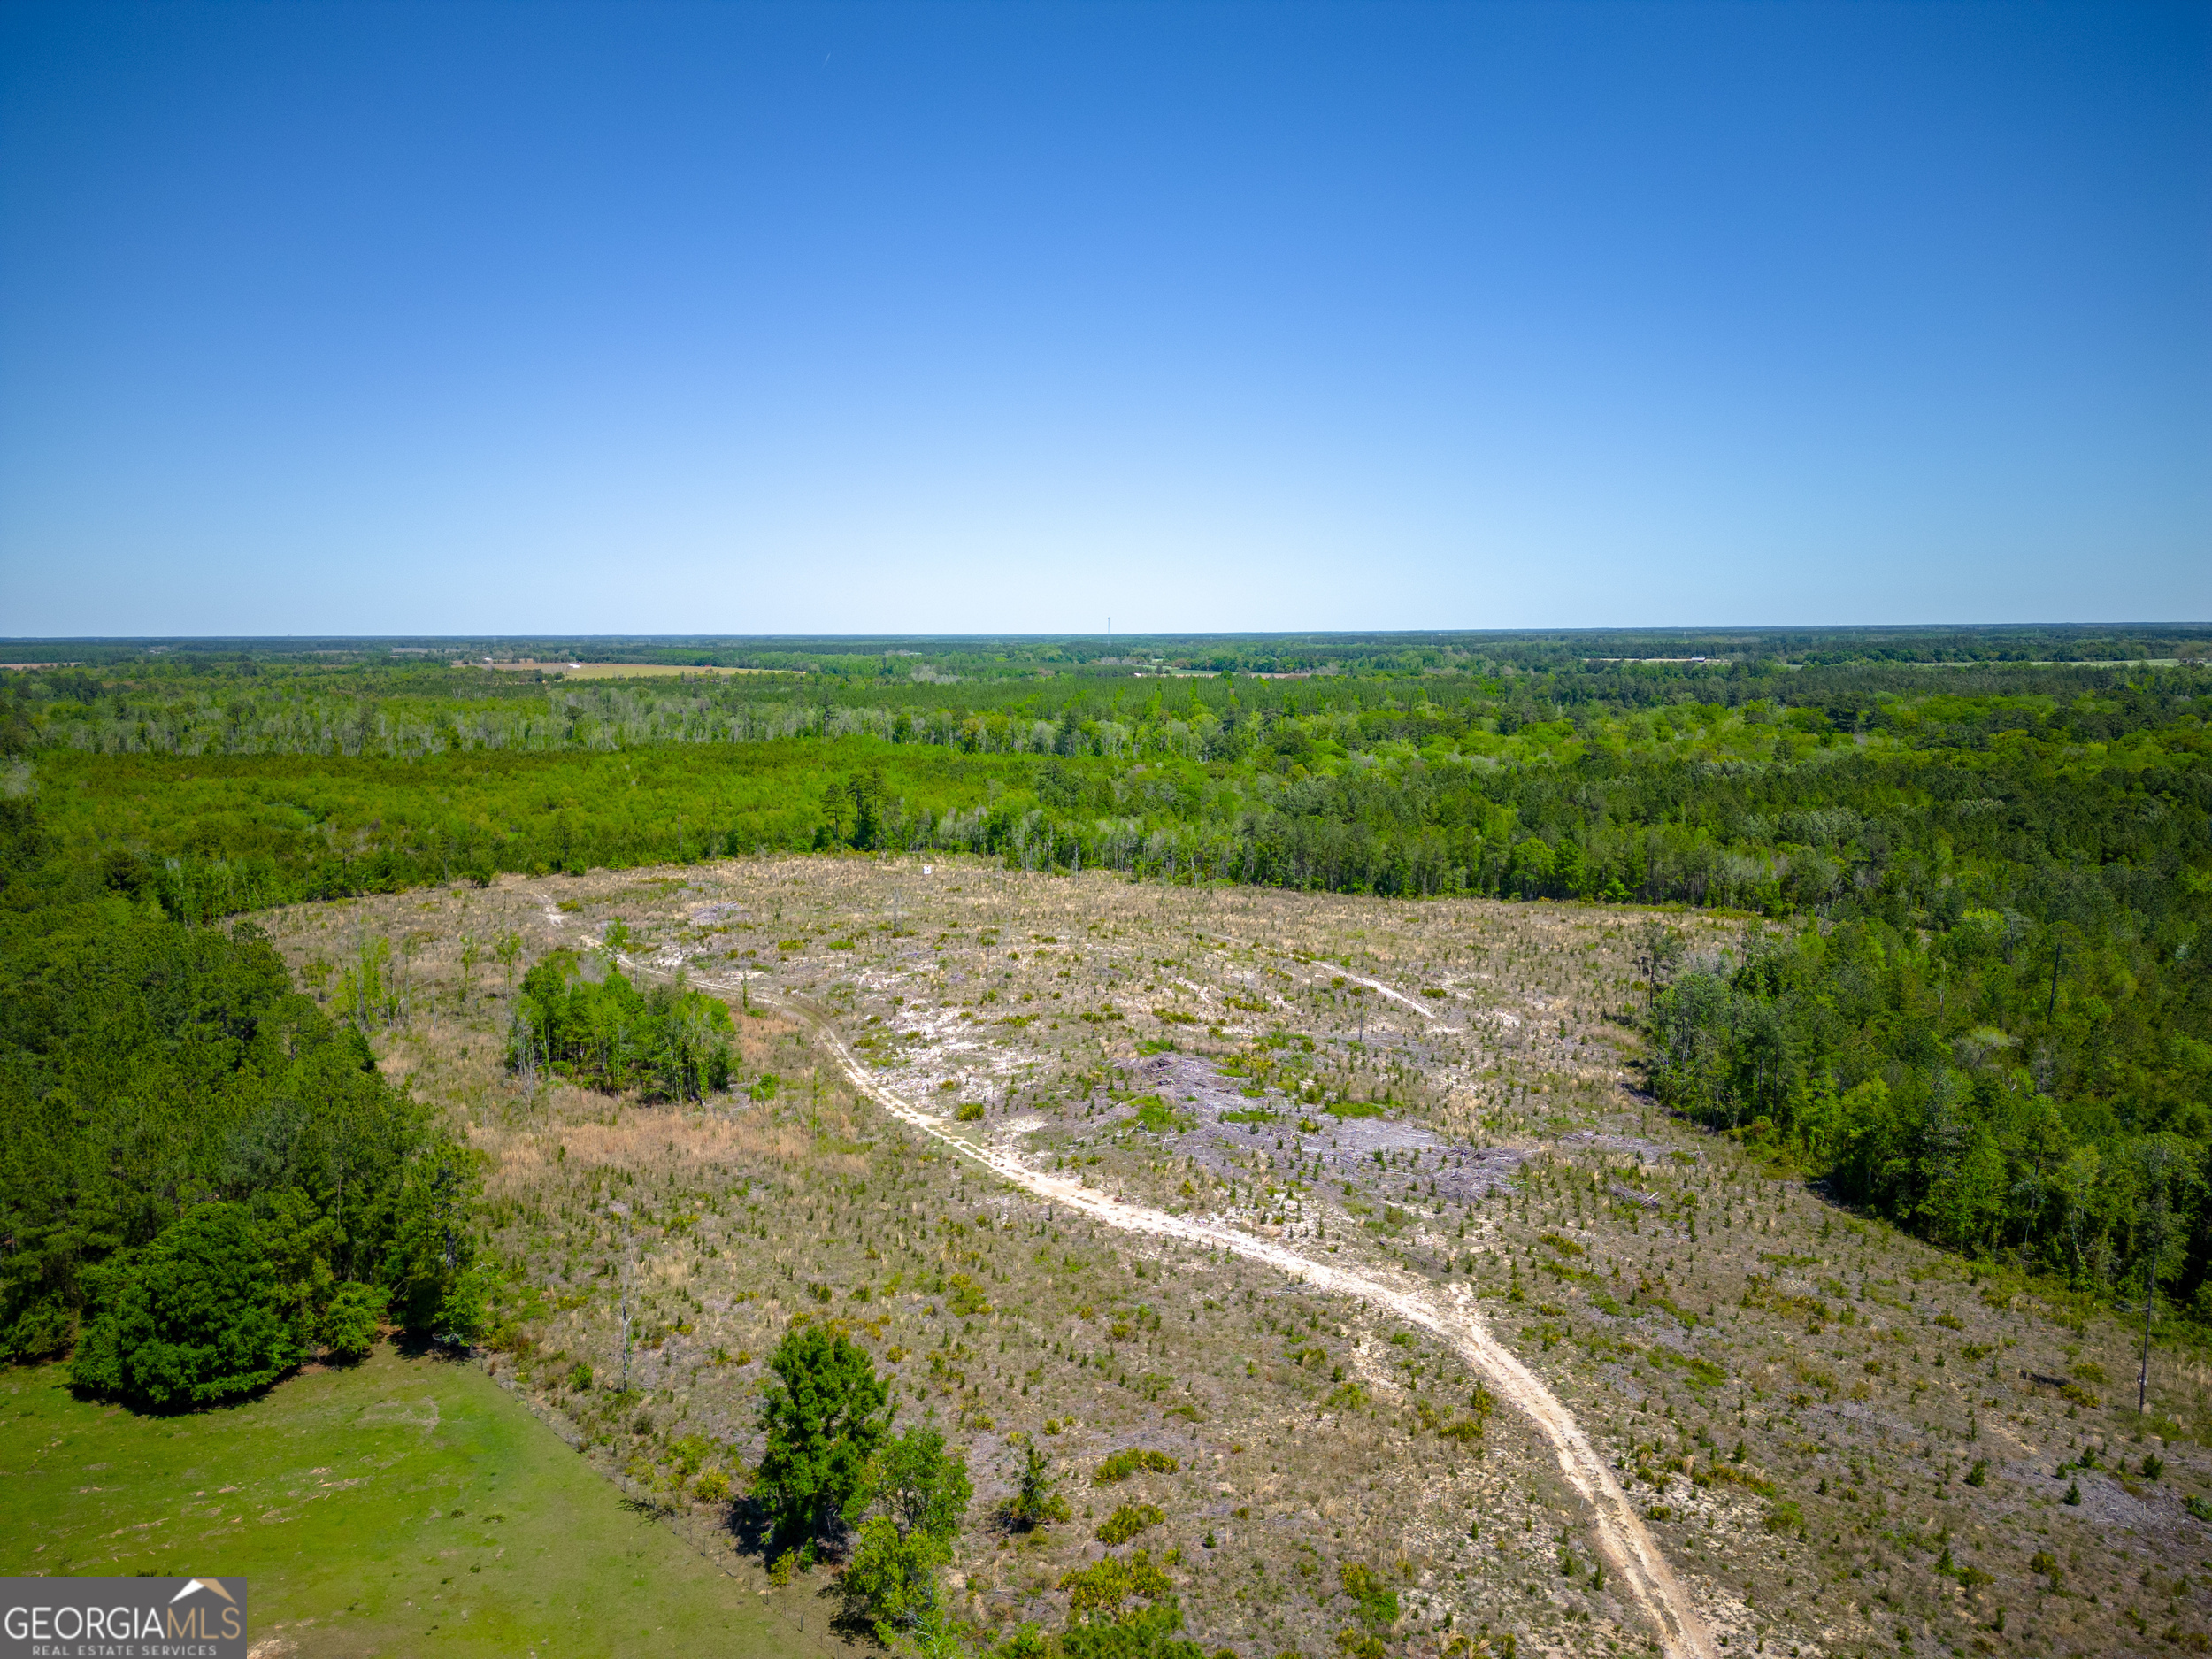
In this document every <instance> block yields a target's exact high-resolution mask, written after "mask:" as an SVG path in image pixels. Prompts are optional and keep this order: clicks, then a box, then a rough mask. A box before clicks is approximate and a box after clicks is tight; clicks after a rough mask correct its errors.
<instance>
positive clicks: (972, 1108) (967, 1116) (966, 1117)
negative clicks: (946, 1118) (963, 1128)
mask: <svg viewBox="0 0 2212 1659" xmlns="http://www.w3.org/2000/svg"><path fill="white" fill-rule="evenodd" d="M952 1115H953V1118H954V1120H955V1121H956V1122H958V1123H964V1124H979V1123H981V1122H982V1121H983V1102H981V1101H979V1100H964V1101H962V1102H960V1104H959V1105H957V1106H956V1107H954V1108H953V1110H952Z"/></svg>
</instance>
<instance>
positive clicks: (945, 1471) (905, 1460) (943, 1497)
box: [876, 1428, 975, 1538]
mask: <svg viewBox="0 0 2212 1659" xmlns="http://www.w3.org/2000/svg"><path fill="white" fill-rule="evenodd" d="M974 1492H975V1488H974V1486H972V1484H971V1483H970V1481H969V1479H968V1465H967V1463H966V1461H965V1460H964V1459H963V1458H962V1457H961V1456H960V1455H959V1454H958V1453H957V1452H953V1451H949V1450H948V1449H947V1448H946V1446H945V1437H944V1436H943V1435H941V1434H940V1433H939V1432H937V1431H936V1430H935V1429H920V1428H917V1429H909V1430H908V1431H907V1432H905V1433H904V1434H902V1435H900V1436H898V1437H897V1438H896V1439H895V1440H890V1441H889V1442H887V1444H886V1445H885V1446H884V1448H883V1451H882V1454H881V1456H880V1458H879V1466H878V1474H877V1483H876V1495H877V1497H878V1499H879V1502H881V1503H882V1505H883V1507H884V1509H885V1510H886V1511H887V1513H888V1514H889V1515H890V1517H891V1518H892V1519H893V1520H894V1521H895V1522H896V1523H897V1524H898V1529H899V1532H901V1533H902V1535H910V1534H912V1533H915V1532H927V1533H929V1534H931V1535H932V1536H933V1537H937V1538H950V1537H952V1536H953V1535H954V1534H955V1533H956V1532H959V1530H960V1524H961V1522H962V1521H963V1520H964V1519H965V1518H966V1517H967V1513H968V1500H969V1499H970V1498H971V1497H972V1496H973V1495H974Z"/></svg>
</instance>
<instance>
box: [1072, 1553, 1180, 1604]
mask: <svg viewBox="0 0 2212 1659" xmlns="http://www.w3.org/2000/svg"><path fill="white" fill-rule="evenodd" d="M1060 1587H1061V1588H1062V1589H1063V1590H1065V1591H1066V1592H1067V1593H1068V1611H1069V1612H1071V1613H1090V1612H1097V1611H1102V1610H1103V1609H1109V1608H1114V1607H1118V1606H1119V1605H1120V1604H1121V1603H1122V1602H1124V1601H1127V1600H1128V1599H1129V1598H1130V1597H1131V1596H1133V1595H1139V1596H1144V1597H1146V1598H1148V1599H1150V1600H1157V1599H1159V1598H1162V1597H1164V1596H1165V1595H1166V1594H1168V1591H1169V1588H1170V1586H1169V1584H1168V1581H1167V1575H1166V1574H1165V1573H1164V1572H1162V1571H1160V1570H1159V1569H1158V1568H1157V1567H1156V1566H1154V1565H1153V1564H1152V1558H1151V1556H1150V1555H1148V1553H1147V1552H1146V1551H1144V1550H1138V1551H1137V1552H1136V1553H1135V1554H1134V1555H1129V1556H1126V1557H1124V1556H1120V1555H1109V1556H1107V1557H1106V1558H1105V1559H1104V1560H1103V1561H1100V1562H1095V1563H1093V1564H1092V1565H1090V1566H1088V1567H1080V1568H1078V1569H1076V1570H1075V1571H1072V1572H1070V1573H1067V1574H1065V1575H1064V1576H1063V1577H1062V1578H1061V1580H1060Z"/></svg>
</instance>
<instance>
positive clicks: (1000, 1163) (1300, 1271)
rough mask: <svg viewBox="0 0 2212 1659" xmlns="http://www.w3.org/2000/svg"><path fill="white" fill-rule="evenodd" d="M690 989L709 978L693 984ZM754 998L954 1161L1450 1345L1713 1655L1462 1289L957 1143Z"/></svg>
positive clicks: (1539, 1387) (1623, 1585)
mask: <svg viewBox="0 0 2212 1659" xmlns="http://www.w3.org/2000/svg"><path fill="white" fill-rule="evenodd" d="M639 965H642V964H639ZM646 971H648V972H651V971H652V970H650V969H648V970H646ZM693 983H694V984H705V985H712V984H713V983H714V982H713V981H710V980H707V981H702V980H697V979H695V980H694V981H693ZM715 988H718V989H719V988H722V987H719V986H716V987H715ZM730 988H734V987H730ZM752 995H753V1000H754V1002H757V1003H758V1004H760V1005H762V1006H764V1007H771V1008H773V1009H774V1010H776V1011H778V1012H779V1013H782V1014H786V1015H788V1016H789V1017H790V1018H794V1019H797V1020H799V1021H801V1022H803V1024H804V1025H807V1026H808V1027H809V1028H810V1029H811V1030H812V1031H813V1032H814V1033H816V1034H817V1036H818V1038H819V1039H820V1041H821V1042H822V1044H823V1046H824V1047H825V1048H827V1049H829V1051H830V1053H831V1054H832V1055H833V1056H834V1057H835V1058H836V1061H837V1064H838V1066H839V1068H840V1069H841V1071H843V1072H844V1073H845V1076H846V1078H847V1079H849V1081H850V1082H851V1084H852V1086H853V1087H855V1088H856V1089H857V1090H858V1091H859V1092H860V1093H861V1094H864V1096H866V1097H867V1098H868V1099H870V1100H872V1101H873V1102H876V1104H877V1105H879V1106H880V1107H882V1108H883V1110H886V1111H887V1112H889V1113H890V1114H891V1115H892V1116H893V1117H895V1118H897V1119H899V1121H900V1122H902V1123H904V1124H907V1125H911V1126H912V1127H913V1128H916V1129H918V1130H919V1131H921V1132H922V1133H924V1134H926V1135H928V1136H930V1137H932V1138H933V1139H934V1140H936V1141H941V1142H942V1143H943V1144H944V1145H945V1146H947V1147H949V1148H951V1149H952V1150H953V1151H955V1152H956V1153H958V1154H959V1155H960V1156H962V1157H964V1158H967V1159H970V1160H972V1162H974V1163H976V1164H980V1165H982V1166H983V1167H984V1168H985V1169H987V1170H989V1171H991V1173H993V1174H994V1175H996V1176H998V1177H1000V1178H1001V1179H1004V1180H1006V1181H1009V1182H1010V1183H1012V1184H1013V1185H1014V1186H1017V1187H1021V1188H1023V1189H1024V1190H1025V1191H1027V1192H1030V1193H1033V1194H1035V1195H1036V1196H1037V1197H1039V1198H1042V1199H1045V1200H1047V1201H1048V1202H1052V1203H1055V1204H1059V1205H1063V1206H1064V1207H1065V1208H1067V1209H1068V1210H1072V1211H1074V1212H1076V1213H1077V1214H1079V1215H1084V1216H1088V1217H1092V1218H1094V1220H1097V1221H1100V1222H1102V1223H1103V1224H1105V1225H1108V1226H1110V1227H1115V1228H1118V1229H1119V1230H1121V1231H1123V1232H1125V1233H1141V1234H1143V1235H1145V1236H1147V1237H1149V1238H1155V1239H1163V1240H1172V1241H1175V1242H1178V1243H1182V1244H1188V1245H1195V1246H1198V1247H1200V1248H1205V1249H1211V1250H1233V1251H1234V1252H1236V1253H1237V1254H1238V1255H1240V1256H1247V1257H1249V1258H1251V1259H1253V1260H1255V1261H1260V1262H1264V1263H1268V1264H1269V1265H1270V1266H1272V1267H1276V1268H1279V1269H1280V1270H1281V1271H1283V1272H1285V1273H1286V1274H1288V1275H1290V1276H1291V1277H1292V1278H1294V1279H1301V1280H1302V1281H1304V1282H1305V1283H1307V1284H1310V1285H1315V1286H1320V1287H1321V1288H1323V1289H1325V1290H1332V1291H1335V1292H1337V1293H1339V1294H1342V1295H1347V1296H1356V1297H1358V1298H1359V1299H1361V1300H1362V1301H1364V1302H1371V1303H1373V1304H1374V1305H1376V1306H1378V1307H1381V1308H1386V1309H1388V1310H1390V1311H1391V1312H1392V1313H1394V1314H1395V1315H1396V1316H1397V1317H1399V1318H1401V1319H1403V1320H1405V1321H1406V1322H1407V1323H1408V1324H1409V1325H1419V1326H1421V1327H1422V1328H1423V1329H1425V1330H1428V1331H1432V1332H1434V1333H1436V1334H1437V1335H1438V1336H1440V1337H1441V1338H1443V1339H1444V1340H1446V1341H1448V1342H1449V1343H1451V1344H1452V1345H1453V1347H1454V1348H1457V1349H1458V1351H1459V1353H1460V1354H1461V1356H1463V1358H1464V1359H1465V1360H1466V1361H1467V1363H1469V1365H1471V1367H1472V1368H1473V1369H1474V1370H1475V1371H1477V1372H1479V1374H1480V1375H1482V1376H1483V1377H1484V1378H1486V1379H1487V1381H1488V1386H1490V1388H1491V1390H1492V1392H1494V1394H1497V1395H1498V1396H1499V1397H1500V1398H1501V1399H1502V1400H1504V1401H1506V1402H1509V1403H1510V1404H1511V1405H1513V1406H1515V1407H1517V1409H1520V1410H1521V1411H1522V1412H1524V1413H1525V1414H1526V1415H1527V1417H1529V1418H1530V1420H1531V1421H1532V1422H1533V1423H1534V1424H1535V1425H1536V1427H1537V1429H1538V1431H1539V1432H1540V1433H1541V1434H1542V1435H1543V1437H1544V1440H1545V1441H1546V1442H1547V1443H1548V1445H1549V1446H1550V1447H1551V1448H1552V1452H1553V1455H1555V1457H1556V1458H1557V1459H1558V1462H1559V1472H1560V1474H1561V1475H1562V1476H1563V1478H1564V1479H1566V1481H1567V1483H1568V1484H1569V1485H1570V1486H1572V1487H1573V1489H1574V1490H1575V1492H1576V1493H1577V1494H1579V1495H1580V1497H1581V1498H1582V1500H1583V1502H1586V1504H1588V1505H1589V1507H1590V1512H1591V1531H1592V1533H1593V1535H1594V1539H1595V1542H1596V1547H1597V1550H1598V1553H1599V1555H1601V1557H1602V1558H1603V1559H1604V1562H1605V1565H1606V1570H1607V1571H1608V1572H1609V1573H1610V1574H1612V1575H1613V1577H1614V1579H1615V1582H1616V1584H1617V1586H1619V1587H1620V1589H1621V1591H1622V1592H1624V1594H1625V1597H1626V1599H1627V1600H1629V1601H1632V1602H1633V1603H1634V1604H1635V1605H1636V1606H1637V1607H1638V1608H1639V1609H1640V1610H1641V1611H1642V1612H1643V1614H1644V1616H1645V1617H1647V1619H1648V1620H1649V1621H1650V1623H1651V1624H1652V1626H1653V1628H1654V1629H1655V1631H1656V1632H1657V1633H1658V1635H1659V1638H1660V1640H1661V1643H1662V1645H1663V1648H1664V1649H1665V1651H1666V1653H1667V1654H1668V1655H1680V1656H1682V1659H1720V1655H1719V1649H1718V1648H1717V1647H1716V1646H1715V1645H1714V1642H1713V1640H1712V1637H1711V1635H1710V1633H1709V1632H1708V1631H1707V1630H1706V1628H1705V1623H1704V1621H1703V1619H1701V1617H1699V1615H1698V1612H1697V1609H1696V1606H1695V1604H1694V1601H1692V1600H1691V1597H1690V1595H1689V1593H1688V1592H1687V1591H1686V1589H1685V1588H1684V1587H1683V1586H1682V1584H1681V1582H1680V1580H1678V1578H1676V1577H1675V1575H1674V1572H1673V1570H1672V1569H1671V1567H1669V1565H1668V1564H1667V1561H1666V1557H1665V1556H1664V1555H1662V1554H1661V1553H1660V1551H1659V1548H1658V1546H1657V1545H1656V1544H1655V1542H1654V1541H1653V1540H1652V1537H1651V1534H1650V1532H1649V1531H1648V1530H1647V1528H1646V1527H1645V1525H1644V1523H1643V1519H1642V1517H1640V1516H1639V1515H1638V1514H1637V1513H1636V1511H1635V1509H1634V1508H1633V1506H1632V1505H1631V1503H1630V1502H1629V1500H1628V1495H1627V1494H1626V1493H1624V1491H1623V1490H1622V1489H1621V1486H1620V1483H1619V1482H1618V1481H1617V1480H1616V1479H1614V1478H1613V1471H1611V1470H1610V1469H1609V1468H1608V1467H1607V1465H1606V1463H1605V1459H1604V1458H1603V1456H1602V1455H1600V1453H1599V1451H1598V1449H1597V1448H1595V1447H1594V1446H1593V1445H1592V1444H1591V1443H1590V1440H1589V1439H1588V1437H1587V1436H1586V1435H1585V1434H1584V1433H1583V1432H1582V1428H1581V1425H1579V1424H1578V1423H1577V1422H1576V1421H1575V1417H1574V1414H1573V1413H1572V1412H1571V1411H1569V1410H1568V1409H1567V1408H1566V1407H1565V1406H1564V1405H1563V1404H1562V1403H1561V1402H1560V1401H1559V1399H1558V1397H1557V1396H1556V1395H1555V1394H1553V1393H1552V1392H1551V1390H1550V1389H1549V1388H1548V1387H1546V1386H1544V1383H1543V1381H1542V1379H1540V1378H1539V1377H1537V1376H1536V1374H1535V1373H1534V1372H1532V1371H1530V1370H1529V1369H1528V1367H1527V1366H1525V1365H1524V1364H1523V1363H1521V1360H1520V1357H1519V1356H1517V1355H1516V1354H1514V1353H1513V1352H1512V1351H1511V1350H1510V1349H1509V1348H1506V1347H1504V1346H1503V1345H1502V1343H1500V1342H1499V1341H1498V1340H1496V1339H1495V1338H1494V1337H1493V1336H1492V1335H1491V1334H1490V1328H1489V1326H1488V1325H1487V1324H1486V1323H1485V1321H1484V1320H1483V1318H1482V1317H1481V1315H1480V1314H1479V1312H1478V1311H1477V1310H1476V1308H1475V1306H1474V1302H1473V1299H1472V1297H1471V1296H1470V1295H1469V1294H1467V1293H1466V1292H1465V1291H1464V1290H1462V1289H1461V1288H1460V1287H1459V1286H1451V1287H1450V1288H1449V1289H1448V1290H1446V1289H1443V1288H1442V1287H1439V1286H1429V1285H1426V1284H1425V1283H1422V1282H1420V1281H1417V1280H1415V1279H1411V1278H1407V1279H1404V1280H1403V1281H1402V1282H1399V1283H1390V1282H1386V1281H1385V1280H1384V1279H1380V1278H1377V1277H1373V1276H1371V1275H1370V1274H1367V1273H1363V1272H1354V1271H1349V1270H1348V1269H1345V1268H1341V1267H1338V1266H1335V1265H1333V1264H1332V1263H1329V1262H1327V1261H1325V1260H1320V1261H1317V1260H1315V1259H1314V1258H1313V1257H1311V1256H1305V1255H1302V1254H1301V1253H1300V1252H1298V1251H1296V1250H1294V1249H1291V1248H1288V1247H1287V1246H1285V1245H1282V1244H1279V1243H1277V1242H1276V1241H1274V1240H1271V1239H1263V1238H1257V1237H1255V1236H1254V1235H1252V1234H1250V1233H1243V1232H1240V1231H1239V1230H1238V1229H1236V1228H1234V1227H1230V1226H1226V1225H1220V1224H1217V1223H1214V1222H1210V1221H1208V1220H1204V1219H1201V1218H1196V1217H1187V1216H1171V1215H1169V1214H1168V1213H1167V1212H1166V1211H1164V1210H1150V1209H1147V1208H1146V1207H1144V1206H1142V1205H1141V1204H1132V1203H1127V1202H1124V1201H1122V1200H1120V1199H1118V1198H1114V1197H1110V1196H1109V1195H1108V1194H1104V1193H1100V1192H1095V1191H1093V1190H1092V1189H1090V1188H1088V1187H1084V1186H1083V1185H1082V1184H1081V1183H1080V1182H1079V1181H1076V1180H1071V1179H1068V1178H1067V1177H1065V1176H1062V1175H1054V1174H1050V1173H1048V1172H1046V1171H1040V1170H1033V1169H1031V1168H1030V1167H1029V1166H1028V1165H1027V1164H1025V1163H1023V1162H1022V1160H1021V1158H1020V1156H1019V1155H1018V1153H1016V1152H1015V1151H1013V1150H1012V1149H1010V1148H1005V1147H992V1146H979V1145H977V1144H976V1143H974V1142H972V1141H967V1140H964V1139H963V1138H962V1137H960V1136H958V1135H956V1134H954V1133H951V1132H950V1130H949V1128H948V1127H947V1125H946V1124H945V1122H944V1120H943V1119H941V1118H936V1117H933V1116H932V1115H931V1114H929V1113H927V1112H925V1111H922V1110H918V1108H916V1107H915V1106H913V1105H911V1104H910V1103H909V1102H906V1101H904V1100H902V1099H901V1098H900V1097H899V1096H898V1095H897V1094H894V1093H893V1092H892V1091H891V1090H889V1089H887V1088H886V1087H883V1086H882V1085H881V1084H879V1083H878V1082H877V1081H876V1080H875V1079H874V1078H872V1077H871V1076H870V1075H869V1073H868V1071H867V1068H866V1067H865V1066H864V1065H863V1064H861V1063H860V1061H859V1060H858V1059H857V1058H856V1056H854V1054H853V1052H852V1050H851V1049H850V1048H848V1047H846V1044H845V1040H844V1038H843V1037H842V1036H841V1034H840V1033H839V1032H838V1030H837V1028H836V1026H835V1025H833V1024H832V1023H831V1022H830V1021H829V1020H828V1019H827V1018H825V1017H824V1016H822V1015H821V1014H818V1013H817V1012H816V1011H815V1010H812V1009H810V1008H808V1007H806V1006H805V1005H804V1004H803V1003H800V1002H795V1001H793V1000H791V999H790V998H787V997H784V996H779V995H762V994H761V993H760V992H758V991H755V992H754V993H753V994H752Z"/></svg>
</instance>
